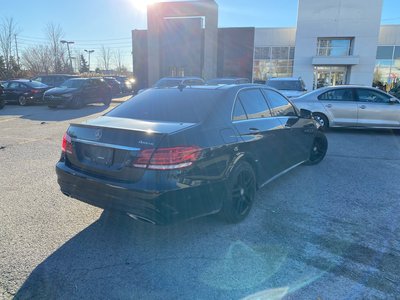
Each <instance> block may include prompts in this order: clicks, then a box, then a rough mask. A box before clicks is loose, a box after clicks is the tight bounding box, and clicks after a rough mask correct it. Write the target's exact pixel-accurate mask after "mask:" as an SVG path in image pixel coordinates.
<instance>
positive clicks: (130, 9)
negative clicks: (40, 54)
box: [0, 0, 400, 67]
mask: <svg viewBox="0 0 400 300" xmlns="http://www.w3.org/2000/svg"><path fill="white" fill-rule="evenodd" d="M316 1H318V0H316ZM362 1H363V0H360V2H362ZM141 3H143V0H67V1H60V0H35V1H31V0H28V1H27V0H13V1H9V0H0V7H1V10H0V17H12V18H14V20H15V21H16V22H17V24H18V27H19V29H20V34H19V40H18V41H19V44H20V48H21V49H22V50H23V49H24V48H26V47H29V45H33V44H35V43H40V42H43V41H44V39H43V38H44V27H45V26H46V24H48V23H50V22H52V23H54V24H59V25H60V26H61V27H62V28H63V30H64V32H65V38H66V39H68V40H73V41H75V45H74V46H73V48H74V49H75V50H82V51H83V49H88V48H90V49H95V50H97V49H99V48H100V47H101V45H104V46H106V47H110V48H111V49H112V50H116V49H120V51H121V52H122V55H123V57H124V60H125V61H126V62H127V63H126V64H127V65H128V66H129V67H130V51H131V46H130V42H131V41H130V31H131V30H132V29H145V28H146V14H145V12H144V11H143V10H140V9H139V8H138V6H140V4H141ZM217 3H218V5H219V26H220V27H244V26H254V27H292V26H296V19H297V6H298V0H279V1H276V0H234V1H232V0H217ZM382 24H400V0H384V5H383V13H382ZM95 53H96V52H95ZM93 63H94V64H95V63H96V59H95V58H94V60H93Z"/></svg>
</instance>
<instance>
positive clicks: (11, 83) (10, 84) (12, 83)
mask: <svg viewBox="0 0 400 300" xmlns="http://www.w3.org/2000/svg"><path fill="white" fill-rule="evenodd" d="M7 88H9V89H13V90H16V89H18V88H19V83H18V82H10V83H9V84H8V87H7Z"/></svg>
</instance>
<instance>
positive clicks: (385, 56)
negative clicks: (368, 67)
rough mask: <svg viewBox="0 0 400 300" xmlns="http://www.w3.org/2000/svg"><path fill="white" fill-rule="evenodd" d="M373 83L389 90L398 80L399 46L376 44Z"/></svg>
mask: <svg viewBox="0 0 400 300" xmlns="http://www.w3.org/2000/svg"><path fill="white" fill-rule="evenodd" d="M376 58H377V59H376V63H375V71H374V85H375V86H384V87H386V90H390V89H391V88H392V87H394V86H396V85H397V84H399V82H400V46H378V49H377V54H376Z"/></svg>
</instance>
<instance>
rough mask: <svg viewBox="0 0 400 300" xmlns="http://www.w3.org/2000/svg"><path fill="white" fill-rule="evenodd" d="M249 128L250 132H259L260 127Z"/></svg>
mask: <svg viewBox="0 0 400 300" xmlns="http://www.w3.org/2000/svg"><path fill="white" fill-rule="evenodd" d="M249 130H250V132H251V133H259V132H260V129H258V128H254V127H252V128H249Z"/></svg>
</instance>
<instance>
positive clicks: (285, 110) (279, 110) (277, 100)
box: [263, 89, 297, 117]
mask: <svg viewBox="0 0 400 300" xmlns="http://www.w3.org/2000/svg"><path fill="white" fill-rule="evenodd" d="M263 91H264V93H265V95H266V96H267V99H268V103H269V106H270V107H271V111H272V114H273V115H274V116H276V117H283V116H296V115H297V114H296V111H295V109H294V107H293V106H292V104H290V102H289V101H287V100H286V98H285V97H283V96H282V95H281V94H279V93H277V92H275V91H271V90H267V89H264V90H263Z"/></svg>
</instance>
